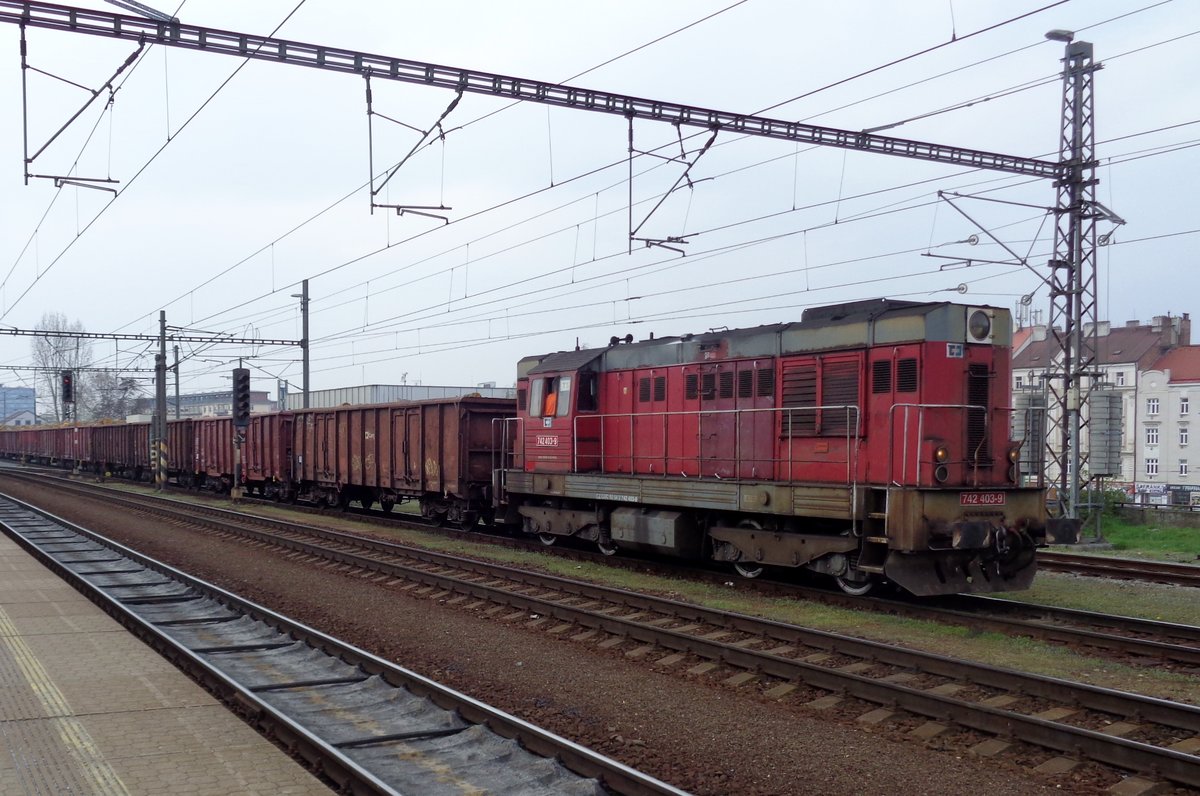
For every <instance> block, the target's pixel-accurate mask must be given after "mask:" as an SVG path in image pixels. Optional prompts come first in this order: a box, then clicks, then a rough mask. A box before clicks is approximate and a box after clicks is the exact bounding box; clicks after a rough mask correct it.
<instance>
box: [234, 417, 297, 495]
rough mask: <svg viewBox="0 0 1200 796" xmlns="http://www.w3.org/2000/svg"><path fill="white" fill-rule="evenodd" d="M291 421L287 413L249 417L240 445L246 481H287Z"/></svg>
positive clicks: (289, 466)
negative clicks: (243, 440) (248, 423)
mask: <svg viewBox="0 0 1200 796" xmlns="http://www.w3.org/2000/svg"><path fill="white" fill-rule="evenodd" d="M292 420H293V415H292V414H291V413H290V412H285V413H281V414H270V415H252V416H251V418H250V426H249V428H247V429H246V443H245V445H243V446H242V464H243V469H244V471H245V474H246V480H247V481H281V482H284V483H286V482H289V481H290V480H291V477H292V472H291V471H292V468H291V460H292Z"/></svg>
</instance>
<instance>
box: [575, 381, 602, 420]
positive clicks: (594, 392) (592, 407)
mask: <svg viewBox="0 0 1200 796" xmlns="http://www.w3.org/2000/svg"><path fill="white" fill-rule="evenodd" d="M599 386H600V385H599V380H598V379H597V378H596V374H595V373H580V374H579V411H580V412H595V411H596V409H597V407H599V405H600V402H599V395H598V392H599Z"/></svg>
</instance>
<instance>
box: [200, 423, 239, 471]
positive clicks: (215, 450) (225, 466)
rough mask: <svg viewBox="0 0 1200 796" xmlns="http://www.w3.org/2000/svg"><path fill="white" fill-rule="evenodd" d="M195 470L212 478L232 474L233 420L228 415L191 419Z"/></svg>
mask: <svg viewBox="0 0 1200 796" xmlns="http://www.w3.org/2000/svg"><path fill="white" fill-rule="evenodd" d="M192 428H193V430H194V431H195V435H194V436H195V440H196V442H195V457H196V470H195V471H196V472H197V473H203V474H204V475H207V476H211V477H213V478H219V477H221V476H232V475H233V422H232V420H231V419H230V418H228V417H205V418H199V419H197V420H193V421H192Z"/></svg>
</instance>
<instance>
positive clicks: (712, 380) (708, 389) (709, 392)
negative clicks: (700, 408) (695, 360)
mask: <svg viewBox="0 0 1200 796" xmlns="http://www.w3.org/2000/svg"><path fill="white" fill-rule="evenodd" d="M716 397H717V374H715V373H705V374H704V380H703V382H702V387H701V389H700V400H702V401H711V400H712V399H713V398H716Z"/></svg>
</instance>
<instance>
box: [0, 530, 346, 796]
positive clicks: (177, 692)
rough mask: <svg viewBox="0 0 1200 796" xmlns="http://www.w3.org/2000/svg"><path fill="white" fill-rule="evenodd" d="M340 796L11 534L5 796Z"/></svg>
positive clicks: (1, 594)
mask: <svg viewBox="0 0 1200 796" xmlns="http://www.w3.org/2000/svg"><path fill="white" fill-rule="evenodd" d="M330 792H331V791H330V789H329V788H328V787H326V786H325V785H324V784H323V783H321V782H320V781H319V780H317V779H316V778H315V777H313V776H312V775H311V774H309V773H308V772H307V771H306V770H305V769H304V768H302V767H301V766H300V765H299V764H298V763H296V762H295V761H293V760H292V759H291V758H289V757H288V756H287V755H286V754H284V753H283V752H282V751H280V750H279V749H278V748H276V747H275V746H273V745H272V744H271V743H270V742H268V741H267V740H265V739H264V738H262V737H261V736H259V735H258V734H257V733H256V732H254V731H253V730H252V729H251V728H250V727H249V726H247V725H246V724H245V723H243V722H242V721H241V720H240V719H238V718H237V717H236V716H234V715H233V714H232V713H230V712H229V711H228V710H227V709H226V708H225V707H224V706H223V705H221V704H220V703H219V702H217V701H216V700H215V699H213V698H212V696H210V695H209V694H208V692H206V691H204V690H203V689H202V688H200V686H198V685H196V683H194V682H193V681H192V680H191V679H189V678H188V677H187V676H186V675H184V674H183V673H182V672H180V671H178V670H177V669H175V668H174V667H173V666H171V665H170V664H169V663H168V662H167V661H165V660H164V659H163V658H161V657H159V655H158V654H157V653H155V652H154V651H153V650H151V649H150V648H149V647H147V646H146V645H145V644H143V643H142V642H141V641H139V640H138V639H137V638H135V637H134V636H132V635H131V634H129V633H128V632H126V631H125V629H124V628H122V627H121V626H120V625H118V624H117V623H116V622H115V621H114V620H113V619H111V618H110V617H109V616H108V615H106V614H104V613H103V612H102V611H101V610H100V609H99V608H97V607H96V606H95V605H93V604H92V603H91V602H89V601H88V600H86V599H84V597H83V596H82V595H80V594H79V593H78V592H76V591H75V590H74V589H72V588H71V587H70V586H68V585H67V584H65V583H64V582H62V581H61V580H59V579H58V578H57V577H56V576H55V575H54V574H53V573H52V572H50V571H49V570H47V569H46V568H45V567H43V566H42V565H41V564H40V563H38V562H37V561H36V560H35V559H34V558H33V557H32V556H30V555H29V554H28V553H26V552H25V551H24V550H22V549H21V548H19V547H18V546H17V545H16V544H15V543H14V542H13V541H12V540H11V539H9V538H8V537H7V536H4V535H3V534H0V796H31V795H32V794H59V793H78V794H105V795H107V794H117V795H123V794H130V795H131V796H136V795H137V794H162V793H171V794H189V795H191V794H197V795H199V794H213V796H217V795H218V794H221V795H222V796H223V795H224V794H230V793H239V794H263V795H264V796H265V795H266V794H326V795H327V794H329V793H330Z"/></svg>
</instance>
